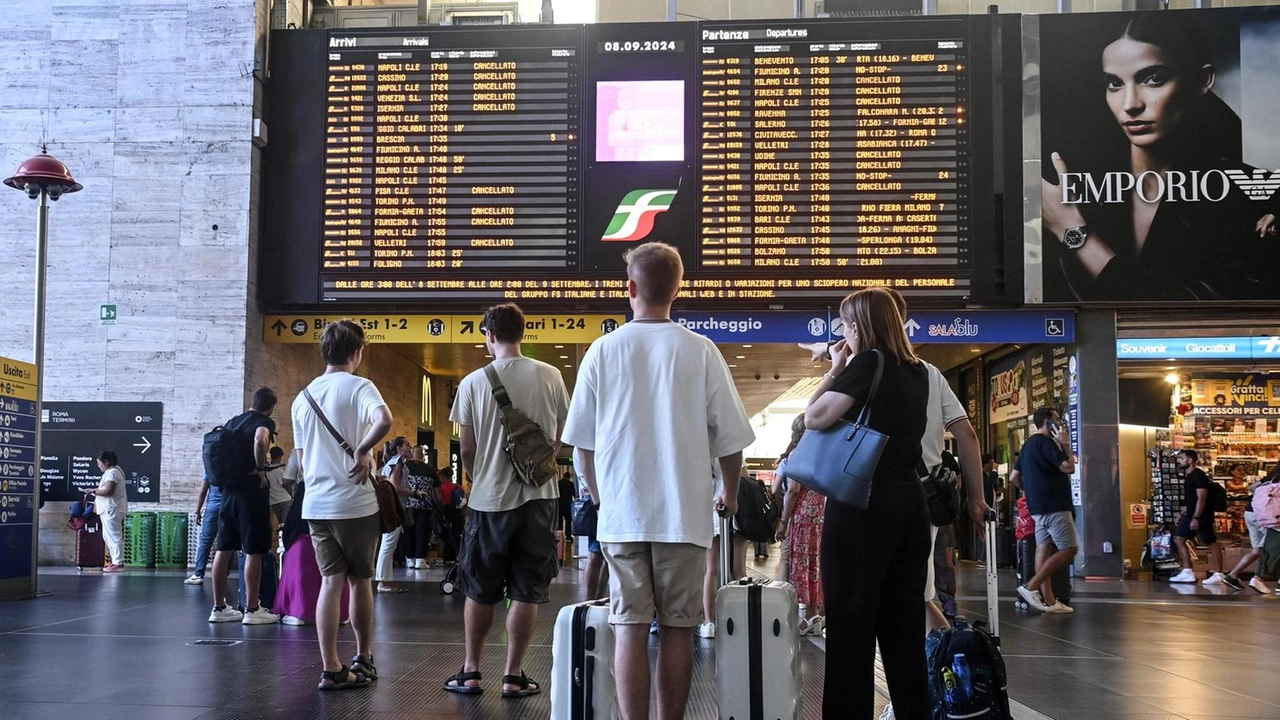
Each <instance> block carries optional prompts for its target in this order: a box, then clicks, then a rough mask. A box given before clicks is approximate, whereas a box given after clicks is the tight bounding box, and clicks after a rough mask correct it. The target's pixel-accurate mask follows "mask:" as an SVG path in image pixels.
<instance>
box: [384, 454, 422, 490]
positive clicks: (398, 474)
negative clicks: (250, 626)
mask: <svg viewBox="0 0 1280 720" xmlns="http://www.w3.org/2000/svg"><path fill="white" fill-rule="evenodd" d="M404 474H405V469H404V459H403V458H401V459H400V460H399V461H398V462H396V465H395V467H393V468H392V469H391V484H392V485H393V486H394V487H395V489H396V492H398V493H400V494H401V495H402V496H404V497H418V492H417V491H416V490H410V489H409V483H407V482H406V481H405V479H404Z"/></svg>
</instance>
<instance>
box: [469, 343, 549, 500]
mask: <svg viewBox="0 0 1280 720" xmlns="http://www.w3.org/2000/svg"><path fill="white" fill-rule="evenodd" d="M493 367H494V369H495V370H497V371H498V379H500V380H501V381H502V386H503V387H505V388H506V389H507V397H509V398H511V404H512V406H514V407H515V408H516V409H518V410H520V411H521V412H523V413H524V414H525V415H528V416H529V418H530V419H532V420H533V421H534V422H536V423H538V426H539V427H541V428H542V431H543V432H544V433H546V434H547V437H548V438H549V439H551V440H552V441H554V440H555V439H556V433H557V432H558V431H559V430H560V426H562V425H564V419H565V416H566V415H567V414H568V412H569V390H568V388H566V387H565V385H564V376H562V375H561V374H560V371H559V370H557V369H555V368H554V367H552V366H550V365H548V364H546V363H544V362H540V361H538V360H534V359H533V358H527V357H514V358H501V359H498V360H494V361H493ZM449 419H450V420H452V421H453V422H456V423H458V424H459V425H466V426H468V427H470V428H471V430H472V432H474V433H475V435H476V463H475V467H474V468H472V469H473V471H474V472H473V474H472V476H471V483H472V485H471V494H470V496H469V497H468V504H469V505H470V507H471V509H472V510H479V511H481V512H502V511H505V510H515V509H516V508H518V507H520V506H521V505H524V504H525V503H527V502H529V501H530V500H555V499H556V498H558V497H560V484H559V483H557V482H555V481H552V482H549V483H547V484H546V485H543V486H542V487H540V488H537V487H533V486H531V485H525V484H523V483H521V482H520V481H518V480H516V471H515V468H513V467H512V466H511V461H510V460H508V459H507V455H506V453H505V452H504V451H503V447H504V446H506V443H507V431H506V430H504V429H503V427H502V412H501V411H500V410H499V408H498V401H497V400H494V399H493V389H492V388H491V387H490V386H489V379H488V378H486V377H485V374H484V368H480V369H479V370H476V371H475V372H473V373H471V374H470V375H467V376H466V377H465V378H463V379H462V382H461V383H460V384H459V385H458V394H457V399H456V400H455V401H454V403H453V412H452V413H451V414H450V415H449Z"/></svg>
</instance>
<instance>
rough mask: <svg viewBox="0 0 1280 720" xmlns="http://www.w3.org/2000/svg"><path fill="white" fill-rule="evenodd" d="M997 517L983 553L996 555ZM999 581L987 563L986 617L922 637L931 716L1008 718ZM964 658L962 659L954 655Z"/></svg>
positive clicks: (991, 517) (939, 719) (990, 520)
mask: <svg viewBox="0 0 1280 720" xmlns="http://www.w3.org/2000/svg"><path fill="white" fill-rule="evenodd" d="M995 545H996V518H995V512H994V511H992V512H990V513H989V514H988V515H987V557H992V556H993V555H994V554H995V551H996V548H995ZM999 588H1000V585H999V579H998V576H997V574H996V567H995V565H994V564H992V563H987V621H986V622H985V623H984V622H975V623H972V624H971V623H969V622H968V621H966V620H965V619H963V618H956V623H955V627H953V628H952V629H950V630H934V631H933V632H931V633H929V637H928V639H927V640H925V657H926V661H927V664H928V667H929V692H930V695H931V696H932V700H933V720H954V719H957V718H966V719H969V718H971V719H973V720H979V719H981V720H1010V719H1011V718H1012V715H1011V714H1010V711H1009V692H1008V680H1007V676H1006V674H1005V667H1004V657H1003V656H1002V655H1001V654H1000V604H999ZM958 656H963V658H962V659H959V660H958V659H957V658H958Z"/></svg>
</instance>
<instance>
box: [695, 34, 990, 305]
mask: <svg viewBox="0 0 1280 720" xmlns="http://www.w3.org/2000/svg"><path fill="white" fill-rule="evenodd" d="M924 27H930V26H924ZM935 27H936V26H935ZM950 27H951V28H952V29H955V30H963V29H964V26H963V25H959V24H956V25H952V26H950ZM904 29H906V25H905V24H903V23H878V24H873V23H838V24H802V25H797V26H779V25H758V26H743V25H740V24H738V25H726V26H718V25H703V26H702V29H701V40H702V47H701V55H700V68H699V75H700V82H701V86H702V93H701V104H702V107H701V122H700V132H701V138H700V140H701V142H700V146H699V147H700V162H701V174H700V196H701V202H702V208H701V214H700V217H701V228H700V237H701V241H700V247H699V259H700V263H699V267H700V269H701V270H703V271H713V270H718V269H725V270H732V269H739V268H759V269H768V270H771V271H775V272H776V271H781V272H786V271H788V270H796V271H803V273H804V276H805V277H821V276H823V275H830V274H832V273H835V274H838V275H841V276H845V277H849V276H854V277H869V278H872V279H876V280H883V281H884V282H883V284H886V285H894V286H898V287H933V288H937V289H938V290H939V291H943V292H946V291H950V292H952V293H955V294H956V295H960V296H965V295H967V292H968V287H969V284H970V283H969V269H970V266H971V262H972V257H971V249H970V241H969V235H970V220H969V207H970V202H969V180H970V177H969V175H970V171H969V159H968V154H969V150H968V146H969V125H968V123H967V118H966V112H967V110H968V104H969V92H968V62H967V59H966V55H965V50H966V38H965V35H966V34H965V33H958V34H957V35H955V36H946V35H941V36H939V35H929V34H925V35H924V36H922V34H921V33H920V26H916V27H914V28H912V30H913V32H912V34H911V35H910V36H905V34H904V36H900V37H895V35H896V34H897V33H898V32H901V31H902V30H904ZM895 31H896V32H895Z"/></svg>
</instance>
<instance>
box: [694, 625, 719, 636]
mask: <svg viewBox="0 0 1280 720" xmlns="http://www.w3.org/2000/svg"><path fill="white" fill-rule="evenodd" d="M697 632H698V637H700V638H705V639H707V640H711V639H713V638H714V637H715V636H716V624H715V623H709V622H704V623H699V624H698V631H697Z"/></svg>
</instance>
